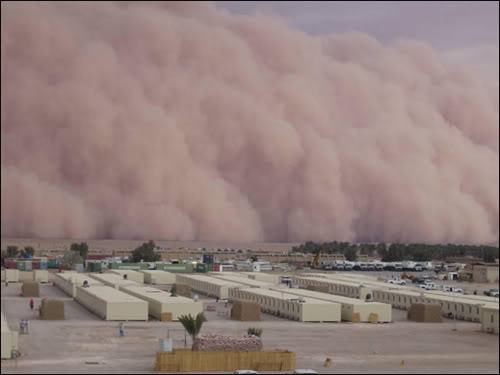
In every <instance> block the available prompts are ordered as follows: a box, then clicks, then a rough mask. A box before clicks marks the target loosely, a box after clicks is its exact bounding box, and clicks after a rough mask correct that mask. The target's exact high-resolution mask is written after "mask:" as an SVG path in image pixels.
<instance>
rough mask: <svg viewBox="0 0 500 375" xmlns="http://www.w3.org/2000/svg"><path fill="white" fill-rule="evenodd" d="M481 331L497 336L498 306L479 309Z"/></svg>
mask: <svg viewBox="0 0 500 375" xmlns="http://www.w3.org/2000/svg"><path fill="white" fill-rule="evenodd" d="M481 330H482V331H484V332H488V333H494V334H497V335H498V305H492V304H488V305H484V306H483V307H481Z"/></svg>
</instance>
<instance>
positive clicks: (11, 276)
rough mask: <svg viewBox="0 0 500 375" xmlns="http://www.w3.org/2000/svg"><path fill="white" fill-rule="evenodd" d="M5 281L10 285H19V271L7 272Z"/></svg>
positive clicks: (9, 270) (8, 270)
mask: <svg viewBox="0 0 500 375" xmlns="http://www.w3.org/2000/svg"><path fill="white" fill-rule="evenodd" d="M5 279H6V281H8V282H9V283H17V282H19V270H11V269H7V270H5Z"/></svg>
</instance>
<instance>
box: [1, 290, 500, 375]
mask: <svg viewBox="0 0 500 375" xmlns="http://www.w3.org/2000/svg"><path fill="white" fill-rule="evenodd" d="M1 291H2V309H3V311H4V314H5V315H6V317H7V319H8V321H9V325H10V327H11V329H14V330H18V326H19V320H20V319H29V320H30V332H29V335H20V351H21V353H22V356H21V358H20V359H19V360H18V361H17V369H16V368H15V361H2V374H4V373H5V374H21V373H46V374H48V373H116V374H118V373H153V370H154V362H155V352H156V351H157V349H158V347H159V342H158V340H159V339H160V338H165V337H166V336H167V334H168V333H167V331H168V330H170V337H172V338H174V347H184V345H185V342H184V333H183V330H182V326H181V324H180V323H176V322H168V323H165V322H158V321H154V320H152V321H149V322H126V323H125V337H124V338H120V337H119V333H118V322H105V321H102V320H101V319H99V318H98V317H96V316H95V315H93V314H92V313H90V312H89V311H87V310H86V309H85V308H83V307H82V306H81V305H79V304H78V303H77V302H75V301H73V299H72V298H68V296H67V295H65V294H64V293H63V292H62V291H60V290H59V289H58V288H56V287H54V286H52V285H50V284H46V285H42V286H41V293H40V296H41V298H42V297H49V296H50V297H60V298H64V299H65V301H66V320H64V321H41V320H39V319H38V312H37V311H36V308H35V310H34V311H33V312H32V311H30V309H29V307H28V300H29V298H24V297H20V296H19V295H20V291H21V284H20V283H17V284H10V285H9V286H8V287H7V288H6V287H5V286H3V285H2V289H1ZM41 298H36V299H35V302H36V306H38V305H39V304H40V301H41ZM202 300H203V302H204V304H209V303H215V301H214V300H212V299H208V298H202ZM216 305H217V309H218V311H217V312H207V313H206V314H207V317H208V322H207V323H206V324H205V325H204V327H203V329H202V333H217V334H224V335H243V334H244V333H245V332H246V330H247V328H248V327H251V326H252V327H259V328H263V330H264V334H263V340H264V345H265V348H267V349H272V348H279V349H287V350H290V351H294V352H296V353H297V368H307V369H314V370H316V371H318V372H320V373H325V374H326V373H497V374H498V372H499V354H498V350H499V348H498V346H499V340H498V336H496V335H490V334H486V333H483V332H481V331H480V325H479V324H477V323H469V322H462V321H458V322H457V330H456V331H454V330H453V321H450V320H445V321H444V322H443V323H415V322H408V321H407V320H406V312H404V311H400V310H393V323H390V324H359V323H358V324H352V323H329V324H328V323H299V322H292V321H289V320H284V319H279V318H276V317H273V316H270V315H266V314H263V320H262V321H261V322H256V323H243V322H235V321H231V320H229V318H228V317H227V316H225V315H224V314H227V312H228V311H229V309H230V307H231V306H230V305H228V306H227V307H226V306H225V305H224V304H222V303H219V304H216ZM187 345H188V346H189V345H191V342H190V340H189V339H188V342H187ZM326 358H331V359H332V361H333V367H331V368H328V369H327V368H324V367H323V363H324V361H325V359H326ZM402 361H404V364H403V365H402Z"/></svg>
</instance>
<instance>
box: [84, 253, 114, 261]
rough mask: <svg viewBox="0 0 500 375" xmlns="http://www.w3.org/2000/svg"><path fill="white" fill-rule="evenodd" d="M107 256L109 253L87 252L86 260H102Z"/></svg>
mask: <svg viewBox="0 0 500 375" xmlns="http://www.w3.org/2000/svg"><path fill="white" fill-rule="evenodd" d="M106 258H109V255H102V254H88V255H87V260H103V259H106Z"/></svg>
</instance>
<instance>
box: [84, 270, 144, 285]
mask: <svg viewBox="0 0 500 375" xmlns="http://www.w3.org/2000/svg"><path fill="white" fill-rule="evenodd" d="M90 276H91V277H93V278H94V279H96V280H98V281H102V282H104V283H106V282H108V283H111V284H113V285H142V284H139V283H138V282H136V281H133V280H130V279H127V280H125V279H124V278H123V276H120V275H117V274H114V273H97V274H91V275H90Z"/></svg>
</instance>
